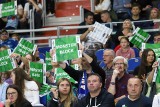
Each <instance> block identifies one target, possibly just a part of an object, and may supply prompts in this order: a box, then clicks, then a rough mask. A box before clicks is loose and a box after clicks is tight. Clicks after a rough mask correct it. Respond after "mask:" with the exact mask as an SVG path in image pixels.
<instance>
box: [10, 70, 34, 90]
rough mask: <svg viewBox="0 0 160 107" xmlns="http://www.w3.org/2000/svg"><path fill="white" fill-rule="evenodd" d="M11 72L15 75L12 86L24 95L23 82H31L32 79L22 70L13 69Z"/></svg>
mask: <svg viewBox="0 0 160 107" xmlns="http://www.w3.org/2000/svg"><path fill="white" fill-rule="evenodd" d="M12 72H13V73H14V74H15V82H14V84H15V85H17V86H18V87H19V88H20V89H21V91H22V93H24V88H25V84H24V80H27V81H32V80H33V79H32V78H30V77H29V75H28V74H27V73H26V72H25V71H24V70H23V69H22V68H15V69H13V70H12Z"/></svg>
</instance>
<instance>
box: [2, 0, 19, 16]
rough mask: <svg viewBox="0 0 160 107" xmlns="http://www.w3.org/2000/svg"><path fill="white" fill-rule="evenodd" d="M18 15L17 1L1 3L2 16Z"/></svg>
mask: <svg viewBox="0 0 160 107" xmlns="http://www.w3.org/2000/svg"><path fill="white" fill-rule="evenodd" d="M11 15H17V1H12V2H8V3H3V4H0V18H1V17H6V16H11Z"/></svg>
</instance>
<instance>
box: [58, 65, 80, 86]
mask: <svg viewBox="0 0 160 107" xmlns="http://www.w3.org/2000/svg"><path fill="white" fill-rule="evenodd" d="M72 67H73V68H74V69H76V70H78V65H77V64H75V65H72ZM60 78H67V79H69V80H70V82H72V83H75V84H76V83H77V81H75V80H74V79H73V78H72V77H70V76H69V75H68V74H67V73H66V72H65V71H64V70H63V69H62V68H56V69H55V80H56V81H58V80H59V79H60Z"/></svg>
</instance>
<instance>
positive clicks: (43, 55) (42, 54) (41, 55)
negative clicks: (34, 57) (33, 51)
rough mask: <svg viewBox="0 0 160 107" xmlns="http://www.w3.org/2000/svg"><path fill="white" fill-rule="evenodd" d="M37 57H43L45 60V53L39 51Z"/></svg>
mask: <svg viewBox="0 0 160 107" xmlns="http://www.w3.org/2000/svg"><path fill="white" fill-rule="evenodd" d="M39 58H40V59H43V60H44V61H45V54H44V53H39Z"/></svg>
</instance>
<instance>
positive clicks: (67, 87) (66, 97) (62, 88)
mask: <svg viewBox="0 0 160 107" xmlns="http://www.w3.org/2000/svg"><path fill="white" fill-rule="evenodd" d="M51 92H52V93H53V98H52V99H51V101H50V103H49V105H48V107H75V105H76V103H77V102H78V100H77V98H76V97H75V96H74V95H73V92H72V84H71V82H70V81H69V80H68V79H67V78H61V79H60V80H59V81H58V82H57V88H51Z"/></svg>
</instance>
